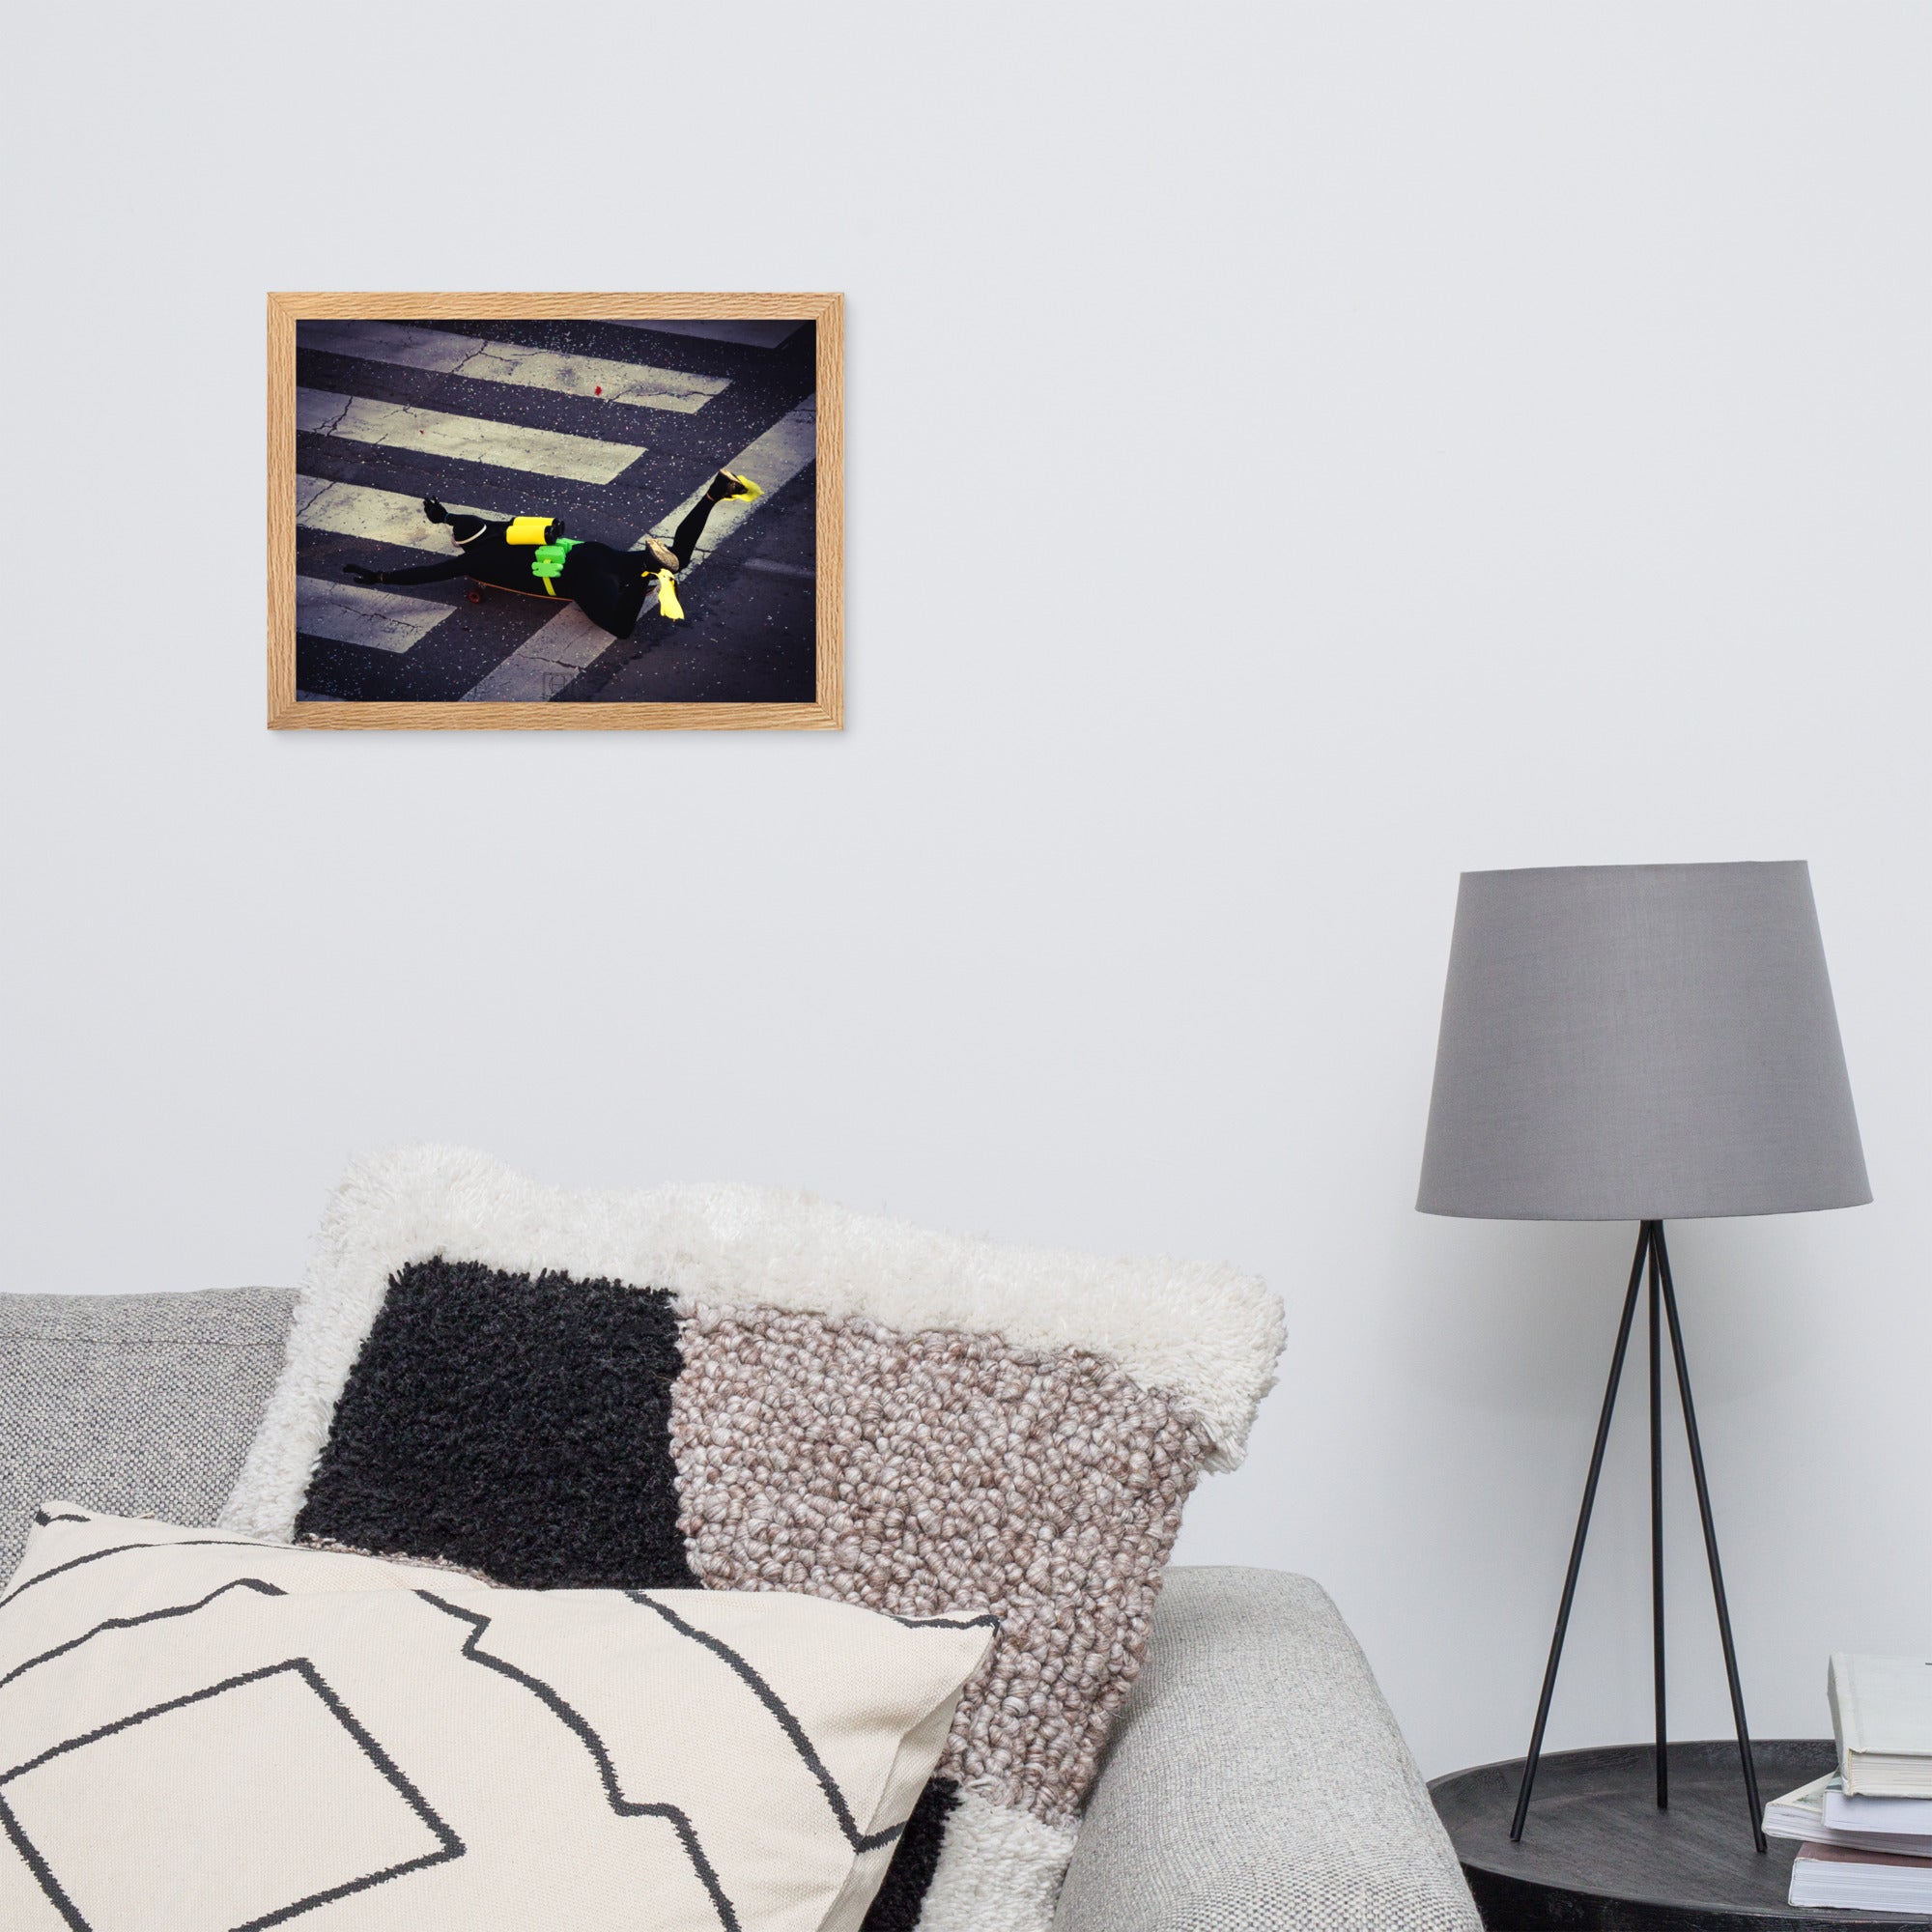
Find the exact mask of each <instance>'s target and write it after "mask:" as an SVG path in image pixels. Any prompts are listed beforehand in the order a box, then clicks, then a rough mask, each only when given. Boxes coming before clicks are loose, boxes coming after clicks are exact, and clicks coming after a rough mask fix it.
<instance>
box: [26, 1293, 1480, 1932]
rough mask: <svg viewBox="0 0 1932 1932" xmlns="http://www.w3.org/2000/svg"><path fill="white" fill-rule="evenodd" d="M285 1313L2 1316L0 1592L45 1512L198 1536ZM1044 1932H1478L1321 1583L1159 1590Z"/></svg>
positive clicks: (1225, 1573)
mask: <svg viewBox="0 0 1932 1932" xmlns="http://www.w3.org/2000/svg"><path fill="white" fill-rule="evenodd" d="M293 1300H294V1297H293V1295H291V1294H289V1293H284V1292H281V1291H277V1290H270V1289H238V1290H232V1291H222V1292H213V1293H200V1294H167V1295H102V1296H65V1295H24V1294H0V1577H4V1576H7V1575H10V1574H11V1573H12V1571H13V1569H14V1564H15V1562H16V1561H17V1560H18V1557H19V1552H20V1546H21V1544H22V1542H23V1541H24V1540H25V1536H26V1530H27V1525H28V1523H29V1521H30V1520H31V1519H32V1516H33V1512H34V1510H35V1509H36V1508H37V1507H38V1506H39V1504H41V1503H42V1502H43V1501H45V1500H47V1499H49V1498H51V1497H56V1496H59V1497H66V1498H69V1499H71V1500H72V1501H75V1502H80V1503H85V1504H89V1505H91V1506H92V1507H94V1508H97V1509H101V1510H107V1511H111V1512H114V1513H116V1514H123V1515H129V1516H153V1517H158V1518H161V1519H164V1520H172V1521H181V1522H193V1523H200V1522H207V1521H211V1520H213V1517H214V1515H215V1514H216V1512H217V1511H218V1510H219V1509H220V1507H221V1504H222V1502H223V1500H224V1499H225V1497H226V1495H227V1493H228V1490H229V1487H230V1485H231V1484H232V1482H233V1481H234V1479H235V1476H236V1473H237V1471H238V1470H239V1468H240V1466H241V1458H242V1454H243V1452H244V1450H245V1449H246V1447H247V1444H248V1440H249V1438H250V1436H251V1435H253V1433H254V1428H255V1423H256V1419H257V1417H258V1416H259V1414H260V1412H261V1409H262V1406H263V1404H264V1403H265V1402H266V1400H267V1399H268V1394H269V1390H270V1385H271V1383H272V1382H273V1380H274V1378H275V1374H276V1372H277V1370H278V1369H279V1367H280V1364H281V1355H282V1341H283V1335H284V1332H285V1330H286V1328H287V1324H288V1320H289V1313H290V1309H291V1306H292V1304H293ZM6 1855H7V1848H6V1847H4V1846H0V1856H6ZM1055 1923H1056V1928H1057V1932H1224V1928H1225V1932H1236V1928H1258V1932H1290V1928H1293V1932H1304V1928H1305V1932H1353V1928H1363V1932H1367V1929H1368V1928H1378V1932H1475V1928H1478V1927H1480V1924H1481V1920H1480V1919H1479V1918H1478V1917H1477V1914H1476V1909H1475V1906H1474V1904H1473V1903H1472V1901H1471V1899H1470V1896H1469V1892H1468V1889H1467V1887H1466V1886H1465V1885H1464V1884H1463V1875H1462V1872H1461V1870H1460V1869H1459V1868H1458V1865H1457V1862H1456V1857H1455V1854H1454V1852H1453V1851H1452V1850H1451V1849H1450V1845H1449V1840H1448V1838H1447V1836H1446V1835H1445V1834H1444V1833H1443V1830H1442V1827H1441V1826H1440V1824H1439V1823H1438V1822H1437V1820H1436V1817H1435V1811H1434V1809H1433V1808H1432V1806H1431V1804H1430V1802H1429V1795H1428V1793H1427V1791H1426V1790H1425V1789H1424V1787H1423V1784H1422V1780H1421V1778H1420V1776H1418V1775H1417V1772H1416V1769H1415V1765H1414V1763H1413V1762H1412V1761H1411V1759H1410V1757H1409V1754H1408V1751H1407V1749H1406V1747H1405V1746H1404V1744H1403V1741H1402V1734H1401V1733H1400V1731H1398V1730H1397V1728H1396V1724H1395V1719H1393V1718H1392V1717H1391V1716H1390V1714H1389V1710H1388V1707H1387V1705H1386V1704H1384V1703H1383V1701H1382V1698H1381V1693H1380V1692H1379V1691H1378V1690H1377V1688H1376V1682H1375V1679H1374V1677H1373V1676H1372V1675H1371V1674H1370V1671H1369V1667H1368V1663H1367V1662H1366V1660H1365V1659H1364V1658H1363V1656H1362V1653H1361V1650H1360V1649H1359V1647H1358V1646H1357V1645H1356V1643H1355V1640H1354V1638H1353V1637H1352V1636H1350V1634H1349V1631H1348V1627H1347V1626H1346V1625H1345V1624H1344V1623H1343V1622H1342V1619H1341V1617H1340V1616H1339V1615H1338V1614H1337V1613H1336V1610H1335V1606H1334V1605H1333V1604H1331V1603H1330V1602H1329V1601H1328V1599H1327V1597H1326V1596H1324V1595H1323V1594H1322V1592H1321V1588H1320V1586H1319V1585H1317V1584H1315V1583H1312V1582H1310V1581H1309V1580H1308V1578H1306V1577H1291V1576H1285V1575H1282V1574H1281V1573H1279V1572H1275V1571H1267V1570H1243V1569H1189V1568H1186V1567H1181V1566H1177V1567H1175V1568H1174V1569H1171V1570H1170V1571H1169V1572H1168V1575H1167V1578H1166V1581H1165V1586H1164V1588H1163V1590H1162V1594H1161V1598H1160V1604H1159V1608H1158V1610H1157V1611H1156V1613H1155V1616H1154V1622H1153V1633H1152V1642H1151V1654H1150V1657H1149V1660H1148V1664H1147V1668H1146V1669H1145V1671H1144V1672H1143V1673H1142V1676H1141V1679H1140V1682H1139V1683H1138V1685H1137V1686H1136V1687H1135V1690H1134V1693H1133V1695H1132V1697H1131V1698H1130V1700H1129V1701H1128V1703H1127V1705H1126V1708H1125V1710H1124V1712H1123V1714H1122V1719H1121V1722H1120V1724H1119V1725H1118V1726H1117V1728H1116V1731H1115V1735H1114V1739H1113V1742H1112V1745H1111V1747H1110V1749H1109V1753H1108V1757H1107V1763H1106V1767H1105V1769H1104V1771H1103V1773H1102V1775H1101V1777H1100V1781H1099V1783H1098V1785H1097V1786H1096V1787H1095V1790H1094V1797H1093V1799H1092V1801H1091V1804H1090V1805H1089V1809H1088V1813H1087V1817H1086V1819H1085V1822H1084V1823H1083V1825H1082V1828H1081V1833H1080V1838H1079V1843H1078V1846H1077V1849H1076V1850H1075V1853H1074V1858H1073V1864H1072V1867H1071V1869H1070V1870H1069V1872H1068V1874H1067V1877H1066V1883H1065V1888H1064V1889H1063V1891H1062V1893H1061V1900H1060V1909H1059V1914H1058V1917H1057V1918H1056V1921H1055Z"/></svg>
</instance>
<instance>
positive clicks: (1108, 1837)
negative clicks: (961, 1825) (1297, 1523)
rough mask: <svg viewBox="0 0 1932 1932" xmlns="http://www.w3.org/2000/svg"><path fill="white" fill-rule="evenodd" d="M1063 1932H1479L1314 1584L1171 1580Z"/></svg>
mask: <svg viewBox="0 0 1932 1932" xmlns="http://www.w3.org/2000/svg"><path fill="white" fill-rule="evenodd" d="M1054 1926H1055V1932H1223V1928H1227V1932H1234V1928H1236V1927H1239V1928H1242V1932H1303V1928H1306V1932H1352V1928H1362V1932H1370V1928H1373V1932H1481V1926H1482V1920H1481V1919H1480V1918H1478V1917H1477V1914H1476V1908H1475V1904H1474V1902H1473V1901H1472V1899H1471V1898H1470V1896H1469V1889H1468V1887H1467V1885H1465V1884H1464V1883H1463V1873H1462V1870H1461V1868H1460V1866H1459V1865H1458V1864H1457V1861H1456V1854H1455V1852H1454V1851H1453V1850H1452V1849H1451V1847H1450V1843H1449V1838H1448V1835H1447V1833H1445V1832H1444V1831H1443V1829H1442V1826H1441V1824H1440V1822H1439V1821H1438V1820H1437V1818H1436V1816H1435V1807H1434V1806H1433V1805H1432V1804H1431V1803H1430V1800H1429V1793H1428V1791H1427V1790H1426V1789H1425V1788H1424V1786H1423V1782H1422V1778H1421V1776H1420V1775H1419V1774H1418V1772H1417V1771H1416V1768H1415V1763H1414V1761H1413V1759H1411V1758H1410V1756H1409V1754H1408V1747H1406V1745H1405V1744H1404V1743H1403V1740H1402V1733H1401V1732H1400V1731H1399V1730H1398V1729H1397V1728H1396V1722H1395V1719H1394V1717H1393V1716H1392V1715H1391V1713H1390V1711H1389V1708H1388V1706H1387V1705H1386V1704H1385V1703H1384V1702H1383V1701H1382V1695H1381V1692H1380V1691H1379V1690H1378V1689H1377V1688H1376V1680H1375V1678H1374V1676H1373V1675H1372V1674H1371V1673H1370V1670H1369V1665H1368V1660H1367V1659H1366V1658H1365V1657H1363V1655H1362V1652H1361V1648H1360V1646H1359V1645H1358V1644H1357V1643H1356V1642H1355V1639H1354V1638H1353V1636H1351V1635H1350V1633H1349V1627H1348V1626H1347V1625H1346V1624H1345V1623H1343V1621H1342V1619H1341V1616H1340V1614H1339V1613H1338V1612H1337V1610H1336V1608H1335V1605H1333V1604H1332V1603H1330V1602H1329V1601H1328V1598H1327V1596H1326V1594H1325V1593H1324V1592H1323V1591H1322V1589H1321V1585H1320V1584H1318V1583H1314V1582H1311V1581H1310V1580H1309V1579H1308V1578H1307V1577H1291V1576H1286V1575H1284V1574H1282V1573H1281V1572H1279V1571H1272V1570H1239V1569H1187V1568H1178V1569H1173V1570H1170V1571H1169V1572H1168V1573H1167V1578H1166V1582H1165V1585H1164V1587H1163V1589H1162V1591H1161V1596H1160V1601H1159V1604H1158V1606H1157V1607H1156V1609H1155V1612H1154V1618H1153V1626H1152V1632H1151V1640H1150V1644H1149V1654H1148V1662H1147V1667H1146V1669H1145V1671H1144V1672H1143V1673H1142V1676H1141V1679H1140V1682H1139V1683H1138V1684H1137V1685H1136V1686H1135V1687H1134V1690H1133V1693H1132V1695H1131V1696H1130V1697H1129V1698H1128V1700H1127V1703H1126V1705H1125V1707H1124V1708H1123V1709H1122V1715H1121V1719H1120V1722H1119V1724H1118V1725H1117V1727H1116V1729H1115V1732H1114V1736H1113V1740H1112V1742H1111V1744H1110V1746H1109V1748H1108V1753H1107V1759H1106V1763H1105V1765H1104V1768H1103V1769H1102V1772H1101V1775H1100V1779H1099V1782H1098V1783H1097V1784H1096V1785H1095V1786H1094V1796H1093V1799H1092V1801H1091V1802H1090V1804H1089V1805H1088V1809H1087V1816H1086V1819H1085V1821H1084V1822H1083V1824H1082V1826H1081V1829H1080V1837H1079V1840H1078V1842H1077V1844H1076V1845H1075V1847H1074V1852H1073V1862H1072V1864H1071V1866H1070V1867H1069V1868H1068V1870H1067V1874H1066V1882H1065V1887H1064V1888H1063V1889H1062V1891H1061V1895H1060V1907H1059V1911H1058V1913H1057V1914H1056V1916H1055V1918H1054Z"/></svg>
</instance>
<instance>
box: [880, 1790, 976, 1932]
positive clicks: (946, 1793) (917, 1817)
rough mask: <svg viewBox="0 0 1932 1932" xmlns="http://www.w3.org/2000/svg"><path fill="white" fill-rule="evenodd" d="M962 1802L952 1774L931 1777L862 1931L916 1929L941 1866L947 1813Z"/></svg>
mask: <svg viewBox="0 0 1932 1932" xmlns="http://www.w3.org/2000/svg"><path fill="white" fill-rule="evenodd" d="M958 1803H959V1787H958V1785H956V1784H955V1783H954V1782H953V1781H952V1778H950V1777H935V1778H933V1779H931V1780H930V1781H929V1782H928V1783H927V1785H926V1787H925V1789H924V1790H923V1791H922V1792H921V1793H920V1794H919V1803H918V1804H915V1805H914V1806H913V1807H912V1816H911V1817H910V1818H908V1819H907V1820H906V1822H905V1830H904V1831H903V1832H901V1833H899V1843H898V1849H897V1851H895V1853H894V1854H893V1861H892V1863H891V1864H890V1865H889V1866H888V1867H887V1868H886V1881H885V1883H884V1884H883V1885H882V1886H880V1888H879V1890H878V1896H877V1897H875V1898H874V1899H873V1900H872V1906H871V1910H870V1911H869V1912H867V1914H866V1922H865V1923H864V1924H863V1925H862V1926H861V1927H860V1928H859V1932H913V1928H914V1927H915V1926H916V1925H917V1924H918V1923H919V1915H920V1912H921V1909H922V1908H923V1906H924V1904H925V1891H926V1888H927V1887H928V1886H929V1885H931V1883H932V1875H933V1873H934V1872H935V1871H937V1870H938V1869H939V1853H940V1848H941V1847H942V1846H943V1845H944V1844H945V1843H946V1818H947V1814H948V1813H949V1812H950V1811H952V1810H953V1809H954V1808H955V1807H956V1806H957V1805H958Z"/></svg>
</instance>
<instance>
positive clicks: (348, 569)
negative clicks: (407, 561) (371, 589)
mask: <svg viewBox="0 0 1932 1932" xmlns="http://www.w3.org/2000/svg"><path fill="white" fill-rule="evenodd" d="M342 574H343V576H344V577H353V578H354V579H355V581H356V582H357V583H380V582H382V581H383V573H382V572H381V571H380V570H365V569H364V568H363V567H362V565H361V564H359V563H345V564H344V565H343V566H342Z"/></svg>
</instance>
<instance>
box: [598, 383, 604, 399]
mask: <svg viewBox="0 0 1932 1932" xmlns="http://www.w3.org/2000/svg"><path fill="white" fill-rule="evenodd" d="M597 393H598V394H599V395H600V396H601V395H602V394H603V393H604V384H602V383H599V384H598V385H597Z"/></svg>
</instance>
